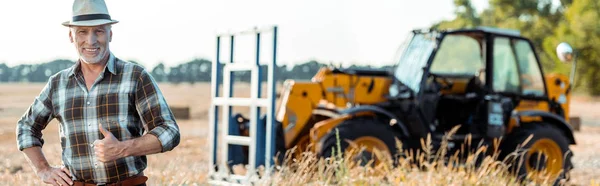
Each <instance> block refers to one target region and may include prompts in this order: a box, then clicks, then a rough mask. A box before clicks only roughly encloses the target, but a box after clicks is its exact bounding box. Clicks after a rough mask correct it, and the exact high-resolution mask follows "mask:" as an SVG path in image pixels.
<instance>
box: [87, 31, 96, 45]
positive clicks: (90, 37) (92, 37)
mask: <svg viewBox="0 0 600 186" xmlns="http://www.w3.org/2000/svg"><path fill="white" fill-rule="evenodd" d="M97 41H98V37H97V36H96V34H93V33H90V34H88V36H87V37H86V42H87V43H88V44H90V45H93V44H96V42H97Z"/></svg>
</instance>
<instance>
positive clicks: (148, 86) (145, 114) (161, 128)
mask: <svg viewBox="0 0 600 186" xmlns="http://www.w3.org/2000/svg"><path fill="white" fill-rule="evenodd" d="M135 105H136V108H137V110H138V112H139V114H140V116H141V118H142V120H143V121H144V123H145V124H146V125H147V127H148V130H149V131H148V134H151V135H154V136H156V137H157V138H158V140H159V141H160V144H161V145H162V152H166V151H170V150H173V148H175V147H176V146H177V145H178V144H179V138H180V137H179V127H178V126H177V123H176V122H175V117H174V116H173V113H172V112H171V109H170V108H169V106H168V105H167V101H166V100H165V98H164V96H163V95H162V93H161V91H160V89H159V88H158V84H157V83H156V81H154V78H152V76H151V75H150V74H149V73H148V72H147V71H146V70H142V72H141V74H140V76H139V79H138V82H137V90H136V102H135Z"/></svg>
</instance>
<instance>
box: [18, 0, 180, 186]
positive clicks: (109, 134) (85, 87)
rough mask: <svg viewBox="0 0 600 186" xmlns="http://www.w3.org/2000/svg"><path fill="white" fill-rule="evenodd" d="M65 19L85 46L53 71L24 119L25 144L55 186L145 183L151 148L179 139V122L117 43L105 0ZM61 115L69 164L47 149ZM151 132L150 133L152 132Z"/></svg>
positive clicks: (86, 0)
mask: <svg viewBox="0 0 600 186" xmlns="http://www.w3.org/2000/svg"><path fill="white" fill-rule="evenodd" d="M73 15H74V16H73V18H72V20H71V21H67V22H64V23H63V25H64V26H67V27H69V39H70V41H71V43H73V44H74V45H75V48H76V49H77V52H78V53H79V60H78V62H77V63H76V64H75V65H73V66H72V67H70V68H68V69H65V70H62V71H61V72H59V73H57V74H55V75H53V76H51V77H50V78H49V80H48V83H47V84H46V86H45V87H44V88H43V90H42V92H41V93H40V94H39V96H38V97H36V98H35V100H34V101H33V103H32V105H31V106H30V107H29V109H28V110H27V112H25V114H24V115H23V116H22V117H21V119H20V120H19V121H18V124H17V129H16V130H17V131H16V132H17V145H18V148H19V150H21V151H22V152H23V153H24V154H25V156H26V158H27V159H28V161H29V162H30V164H31V165H32V167H33V168H34V170H35V172H36V174H37V175H38V176H39V177H40V178H41V179H42V180H43V182H44V183H48V184H52V185H96V184H98V185H145V182H146V180H147V178H146V177H145V176H144V175H143V172H142V171H143V170H144V169H145V168H146V166H147V164H146V163H147V161H146V155H149V154H154V153H161V152H166V151H170V150H172V149H173V148H175V147H176V146H177V145H178V144H179V127H178V126H177V124H176V122H175V119H174V117H173V114H172V113H171V110H170V109H169V107H168V105H167V103H166V101H165V99H164V97H163V95H162V93H161V91H160V90H159V88H158V86H157V84H156V82H155V81H154V79H153V78H152V77H151V76H150V74H149V73H148V72H147V71H146V70H145V69H144V68H142V67H140V66H138V65H135V64H133V63H129V62H125V61H122V60H120V59H118V58H116V57H115V56H114V55H113V54H112V53H111V52H110V50H109V43H110V42H111V39H112V31H111V26H112V24H115V23H117V22H118V21H115V20H112V19H111V18H110V15H109V14H108V10H107V7H106V4H105V2H104V1H103V0H75V2H74V4H73ZM54 118H56V119H58V121H59V122H60V140H61V146H62V150H63V151H62V162H63V164H64V166H63V167H60V168H58V167H51V166H50V165H49V164H48V162H47V161H46V158H45V157H44V155H43V154H42V150H41V147H42V145H43V143H44V141H43V139H42V130H43V129H44V128H45V127H46V125H47V124H48V122H50V121H51V120H52V119H54ZM145 131H148V132H147V133H144V132H145Z"/></svg>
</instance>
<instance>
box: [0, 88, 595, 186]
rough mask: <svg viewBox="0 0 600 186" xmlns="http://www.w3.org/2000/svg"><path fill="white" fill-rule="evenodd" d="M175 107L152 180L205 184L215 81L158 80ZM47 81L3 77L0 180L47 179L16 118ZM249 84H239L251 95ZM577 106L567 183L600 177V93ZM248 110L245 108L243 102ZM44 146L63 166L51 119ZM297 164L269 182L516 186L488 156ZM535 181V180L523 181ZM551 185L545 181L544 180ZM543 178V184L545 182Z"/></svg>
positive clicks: (308, 159)
mask: <svg viewBox="0 0 600 186" xmlns="http://www.w3.org/2000/svg"><path fill="white" fill-rule="evenodd" d="M159 86H160V88H161V90H162V91H163V93H164V95H165V97H166V99H167V101H168V103H169V105H170V106H177V107H189V108H190V116H191V118H190V119H185V120H183V119H178V120H177V122H178V124H179V127H180V129H181V130H180V131H181V137H182V138H181V143H180V145H179V146H178V147H177V148H175V149H174V150H173V151H170V152H166V153H162V154H154V155H150V156H148V164H149V166H148V168H147V169H146V170H145V171H144V173H145V174H146V175H147V176H148V177H149V180H148V185H207V184H208V183H207V181H208V177H207V172H208V154H207V152H208V151H207V150H206V149H208V143H207V141H208V139H207V138H208V108H209V104H210V85H209V84H207V83H197V84H194V85H190V84H179V85H174V84H160V85H159ZM42 87H43V84H0V151H1V152H0V185H43V183H42V182H41V180H40V179H39V178H38V177H37V176H36V175H35V174H34V173H33V171H32V169H31V167H30V166H29V164H28V163H27V161H26V159H25V157H24V156H23V155H22V154H21V152H19V151H18V149H17V147H16V141H15V139H16V137H15V126H16V121H17V120H18V119H19V117H20V116H21V115H22V114H23V112H25V110H26V108H27V107H28V106H29V104H31V102H32V100H33V98H34V97H35V96H36V95H37V94H38V93H39V91H40V90H41V88H42ZM248 89H249V87H248V86H245V85H242V86H239V87H236V88H235V91H234V92H237V93H240V94H245V93H247V90H248ZM573 100H574V102H573V104H572V106H571V110H572V111H571V113H576V114H577V115H578V116H580V117H582V120H583V124H584V125H583V126H582V130H581V131H578V132H576V133H575V138H576V140H577V143H578V144H577V145H573V146H571V149H572V150H573V153H574V156H573V164H574V166H575V169H574V170H573V171H572V172H571V179H570V181H569V182H568V183H567V184H568V185H594V184H598V182H600V143H598V141H599V140H600V113H598V112H597V110H600V104H599V103H600V99H599V98H593V97H587V96H577V97H576V98H574V99H573ZM242 111H244V110H243V109H242ZM43 134H44V139H45V141H46V143H45V145H44V147H43V149H42V150H43V152H44V154H45V155H46V157H47V159H48V161H49V162H50V164H51V165H60V164H61V161H60V153H61V152H60V143H59V137H58V125H57V122H56V121H52V122H51V123H50V124H49V125H48V126H47V127H46V129H45V130H44V132H43ZM289 161H294V162H293V163H292V166H289V167H279V169H278V171H277V172H276V173H275V174H274V175H273V176H272V177H271V178H270V179H267V180H260V182H259V183H260V184H266V185H517V184H520V183H519V182H517V181H516V180H515V179H514V178H513V177H511V176H509V175H508V174H507V173H506V171H503V170H504V169H505V168H504V167H503V166H502V164H499V163H498V162H495V161H492V160H491V159H483V162H484V163H483V166H481V167H480V168H479V169H474V168H473V167H469V166H468V165H467V166H452V165H447V166H440V165H441V163H440V162H438V161H429V162H428V163H425V164H422V165H421V166H425V167H414V166H411V165H410V164H409V163H408V160H406V161H405V163H402V162H401V163H400V165H399V166H396V167H392V166H391V165H390V164H389V163H382V164H379V165H378V166H377V167H373V168H371V167H367V168H365V167H360V166H354V165H353V164H352V163H350V161H347V160H345V158H343V157H341V158H338V159H333V160H329V161H325V160H318V159H316V158H315V156H314V155H312V154H310V153H305V154H304V156H303V157H302V158H300V159H289ZM525 184H535V183H525ZM546 184H547V183H546ZM542 185H544V183H542Z"/></svg>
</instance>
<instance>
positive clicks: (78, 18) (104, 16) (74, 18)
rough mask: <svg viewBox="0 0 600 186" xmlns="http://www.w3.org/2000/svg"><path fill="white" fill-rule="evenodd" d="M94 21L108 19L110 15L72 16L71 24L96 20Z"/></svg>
mask: <svg viewBox="0 0 600 186" xmlns="http://www.w3.org/2000/svg"><path fill="white" fill-rule="evenodd" d="M96 19H108V20H111V19H110V15H108V14H85V15H78V16H73V22H75V21H89V20H96Z"/></svg>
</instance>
